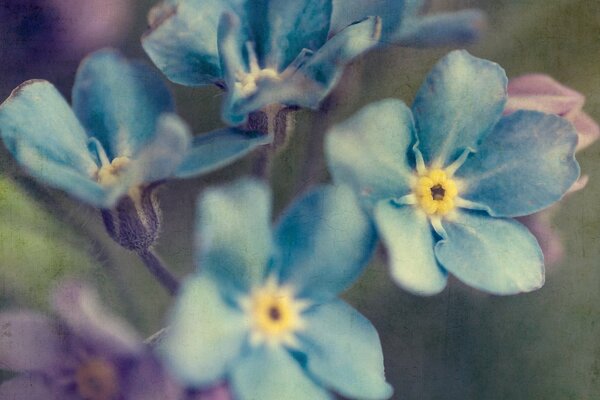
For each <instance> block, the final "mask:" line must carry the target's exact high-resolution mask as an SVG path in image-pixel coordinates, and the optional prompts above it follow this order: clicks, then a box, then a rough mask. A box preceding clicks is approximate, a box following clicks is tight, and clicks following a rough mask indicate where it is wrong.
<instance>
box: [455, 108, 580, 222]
mask: <svg viewBox="0 0 600 400" xmlns="http://www.w3.org/2000/svg"><path fill="white" fill-rule="evenodd" d="M576 145H577V132H576V131H575V129H574V128H573V126H572V125H571V124H570V123H569V122H567V121H566V120H564V119H562V118H559V117H557V116H554V115H547V114H542V113H539V112H535V111H520V112H517V113H514V114H512V115H510V116H507V117H504V118H502V120H501V121H500V123H498V125H496V127H495V129H494V130H493V131H492V133H491V134H490V135H489V136H488V137H487V140H485V142H483V143H482V145H481V146H480V147H479V151H478V152H477V153H475V154H472V155H471V156H470V157H469V158H468V159H467V161H466V162H465V164H463V166H462V167H461V168H460V169H459V170H458V171H457V176H459V177H460V178H461V179H463V180H464V184H465V185H466V189H464V192H462V193H461V197H463V198H465V199H467V200H470V201H473V202H476V203H479V204H482V205H484V206H487V208H486V209H487V210H488V211H489V213H490V214H492V215H495V216H501V217H514V216H521V215H529V214H533V213H534V212H537V211H539V210H541V209H543V208H546V207H548V206H549V205H551V204H552V203H554V202H556V201H558V200H559V199H560V198H561V197H562V196H563V195H564V194H565V193H566V192H567V190H568V189H569V188H570V187H571V186H572V185H573V183H575V181H576V180H577V178H578V177H579V165H578V164H577V161H576V160H575V156H574V153H575V146H576Z"/></svg>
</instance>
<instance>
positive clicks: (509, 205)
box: [326, 51, 579, 294]
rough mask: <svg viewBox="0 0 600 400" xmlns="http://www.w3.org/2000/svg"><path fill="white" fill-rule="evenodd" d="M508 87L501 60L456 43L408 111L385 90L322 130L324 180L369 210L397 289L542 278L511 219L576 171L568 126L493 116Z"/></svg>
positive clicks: (548, 119) (543, 200)
mask: <svg viewBox="0 0 600 400" xmlns="http://www.w3.org/2000/svg"><path fill="white" fill-rule="evenodd" d="M506 85H507V78H506V75H505V73H504V70H503V69H502V68H501V67H500V66H498V65H497V64H495V63H492V62H489V61H485V60H481V59H478V58H475V57H473V56H471V55H469V54H468V53H467V52H465V51H455V52H452V53H450V54H449V55H447V56H446V57H445V58H443V59H442V60H441V61H440V62H439V63H438V64H437V65H436V66H435V67H434V68H433V70H432V71H431V72H430V73H429V75H428V76H427V78H426V80H425V83H424V84H423V85H422V86H421V88H420V90H419V92H418V93H417V96H416V99H415V101H414V103H413V106H412V110H411V109H409V108H408V107H407V106H406V105H405V104H404V103H403V102H401V101H399V100H384V101H381V102H379V103H376V104H373V105H370V106H367V107H365V108H364V109H363V110H362V111H361V112H359V113H358V114H357V115H356V116H354V117H352V118H350V119H349V120H348V121H347V122H345V123H342V124H340V125H338V126H336V127H334V128H333V129H332V130H331V131H330V134H329V136H328V138H327V144H326V148H327V155H328V159H329V165H330V168H331V172H332V174H333V177H334V180H335V181H337V182H340V183H346V184H351V185H352V186H353V187H354V190H355V193H356V194H357V195H359V196H360V197H361V198H362V200H363V204H364V205H365V206H366V207H367V208H368V209H369V210H370V211H371V212H372V215H373V219H374V221H375V224H376V226H377V229H378V232H379V234H380V237H381V239H382V241H383V242H384V244H385V245H386V247H387V250H388V255H389V261H390V264H391V271H392V276H393V278H394V280H395V281H396V282H397V283H398V284H399V285H400V286H402V287H404V288H405V289H407V290H410V291H412V292H415V293H419V294H434V293H438V292H440V291H441V290H443V288H444V287H445V285H446V280H447V273H448V272H451V273H452V274H454V275H455V276H456V277H457V278H459V279H460V280H462V281H463V282H465V283H467V284H469V285H471V286H474V287H476V288H478V289H481V290H484V291H487V292H491V293H496V294H513V293H519V292H526V291H531V290H534V289H537V288H539V287H540V286H542V285H543V282H544V265H543V257H542V253H541V250H540V248H539V246H538V244H537V242H536V240H535V238H534V237H533V235H531V234H530V233H529V231H528V230H527V229H526V228H525V227H524V226H522V225H521V224H519V223H518V222H516V221H515V220H513V219H512V218H513V217H518V216H523V215H528V214H532V213H534V212H537V211H539V210H541V209H544V208H546V207H548V206H550V205H551V204H552V203H554V202H556V201H558V200H559V199H560V198H561V197H562V196H563V195H564V194H565V193H566V192H567V190H568V189H569V188H570V187H571V185H572V184H573V183H574V182H575V181H576V180H577V178H578V176H579V166H578V164H577V162H576V161H575V157H574V151H575V146H576V145H577V134H576V132H575V130H574V128H573V126H572V125H571V124H570V123H569V122H568V121H566V120H564V119H562V118H560V117H558V116H555V115H548V114H543V113H540V112H535V111H518V112H515V113H514V114H511V115H509V116H504V117H503V116H502V113H503V111H504V107H505V103H506V97H507V95H506Z"/></svg>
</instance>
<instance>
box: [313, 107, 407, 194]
mask: <svg viewBox="0 0 600 400" xmlns="http://www.w3.org/2000/svg"><path fill="white" fill-rule="evenodd" d="M414 132H415V130H414V123H413V119H412V115H411V112H410V110H409V109H408V107H406V105H405V104H404V103H402V102H401V101H400V100H395V99H388V100H383V101H380V102H378V103H374V104H371V105H368V106H366V107H365V108H363V109H362V110H361V111H360V112H359V113H357V114H356V115H354V116H353V117H351V118H350V119H348V120H347V121H345V122H343V123H341V124H338V125H336V126H334V127H333V128H332V129H331V130H330V131H329V133H328V134H327V136H326V142H325V151H326V154H327V159H328V161H329V168H330V170H331V173H332V174H333V178H334V180H335V181H336V182H339V183H345V184H350V185H352V187H353V189H354V191H355V192H356V193H357V194H358V195H360V197H361V198H362V199H363V200H364V201H365V202H366V203H367V204H368V205H369V206H373V205H374V204H375V203H376V202H377V201H378V200H380V199H389V198H400V197H402V196H404V195H405V194H407V193H409V192H410V179H411V177H412V175H413V169H412V168H411V166H410V165H409V160H408V151H409V147H410V145H411V143H412V141H413V140H414V137H415V133H414Z"/></svg>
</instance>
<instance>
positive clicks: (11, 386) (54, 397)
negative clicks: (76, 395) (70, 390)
mask: <svg viewBox="0 0 600 400" xmlns="http://www.w3.org/2000/svg"><path fill="white" fill-rule="evenodd" d="M0 399H2V400H69V399H65V398H64V397H62V396H61V394H60V393H57V392H56V390H55V389H54V388H52V387H51V386H49V385H48V383H47V382H46V381H45V380H44V378H43V377H42V376H41V375H37V374H32V375H30V374H23V375H20V376H17V377H16V378H13V379H10V380H8V381H5V382H3V383H2V384H0Z"/></svg>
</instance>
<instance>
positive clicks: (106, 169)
mask: <svg viewBox="0 0 600 400" xmlns="http://www.w3.org/2000/svg"><path fill="white" fill-rule="evenodd" d="M130 162H131V160H130V159H129V157H123V156H122V157H116V158H115V159H113V160H112V162H111V163H110V164H105V165H103V166H102V167H100V169H99V170H98V171H97V172H96V180H97V181H98V183H99V184H101V185H103V186H110V185H113V184H115V183H116V182H117V181H118V179H119V175H120V174H121V173H123V171H124V170H125V169H126V168H127V166H128V165H129V163H130Z"/></svg>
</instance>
